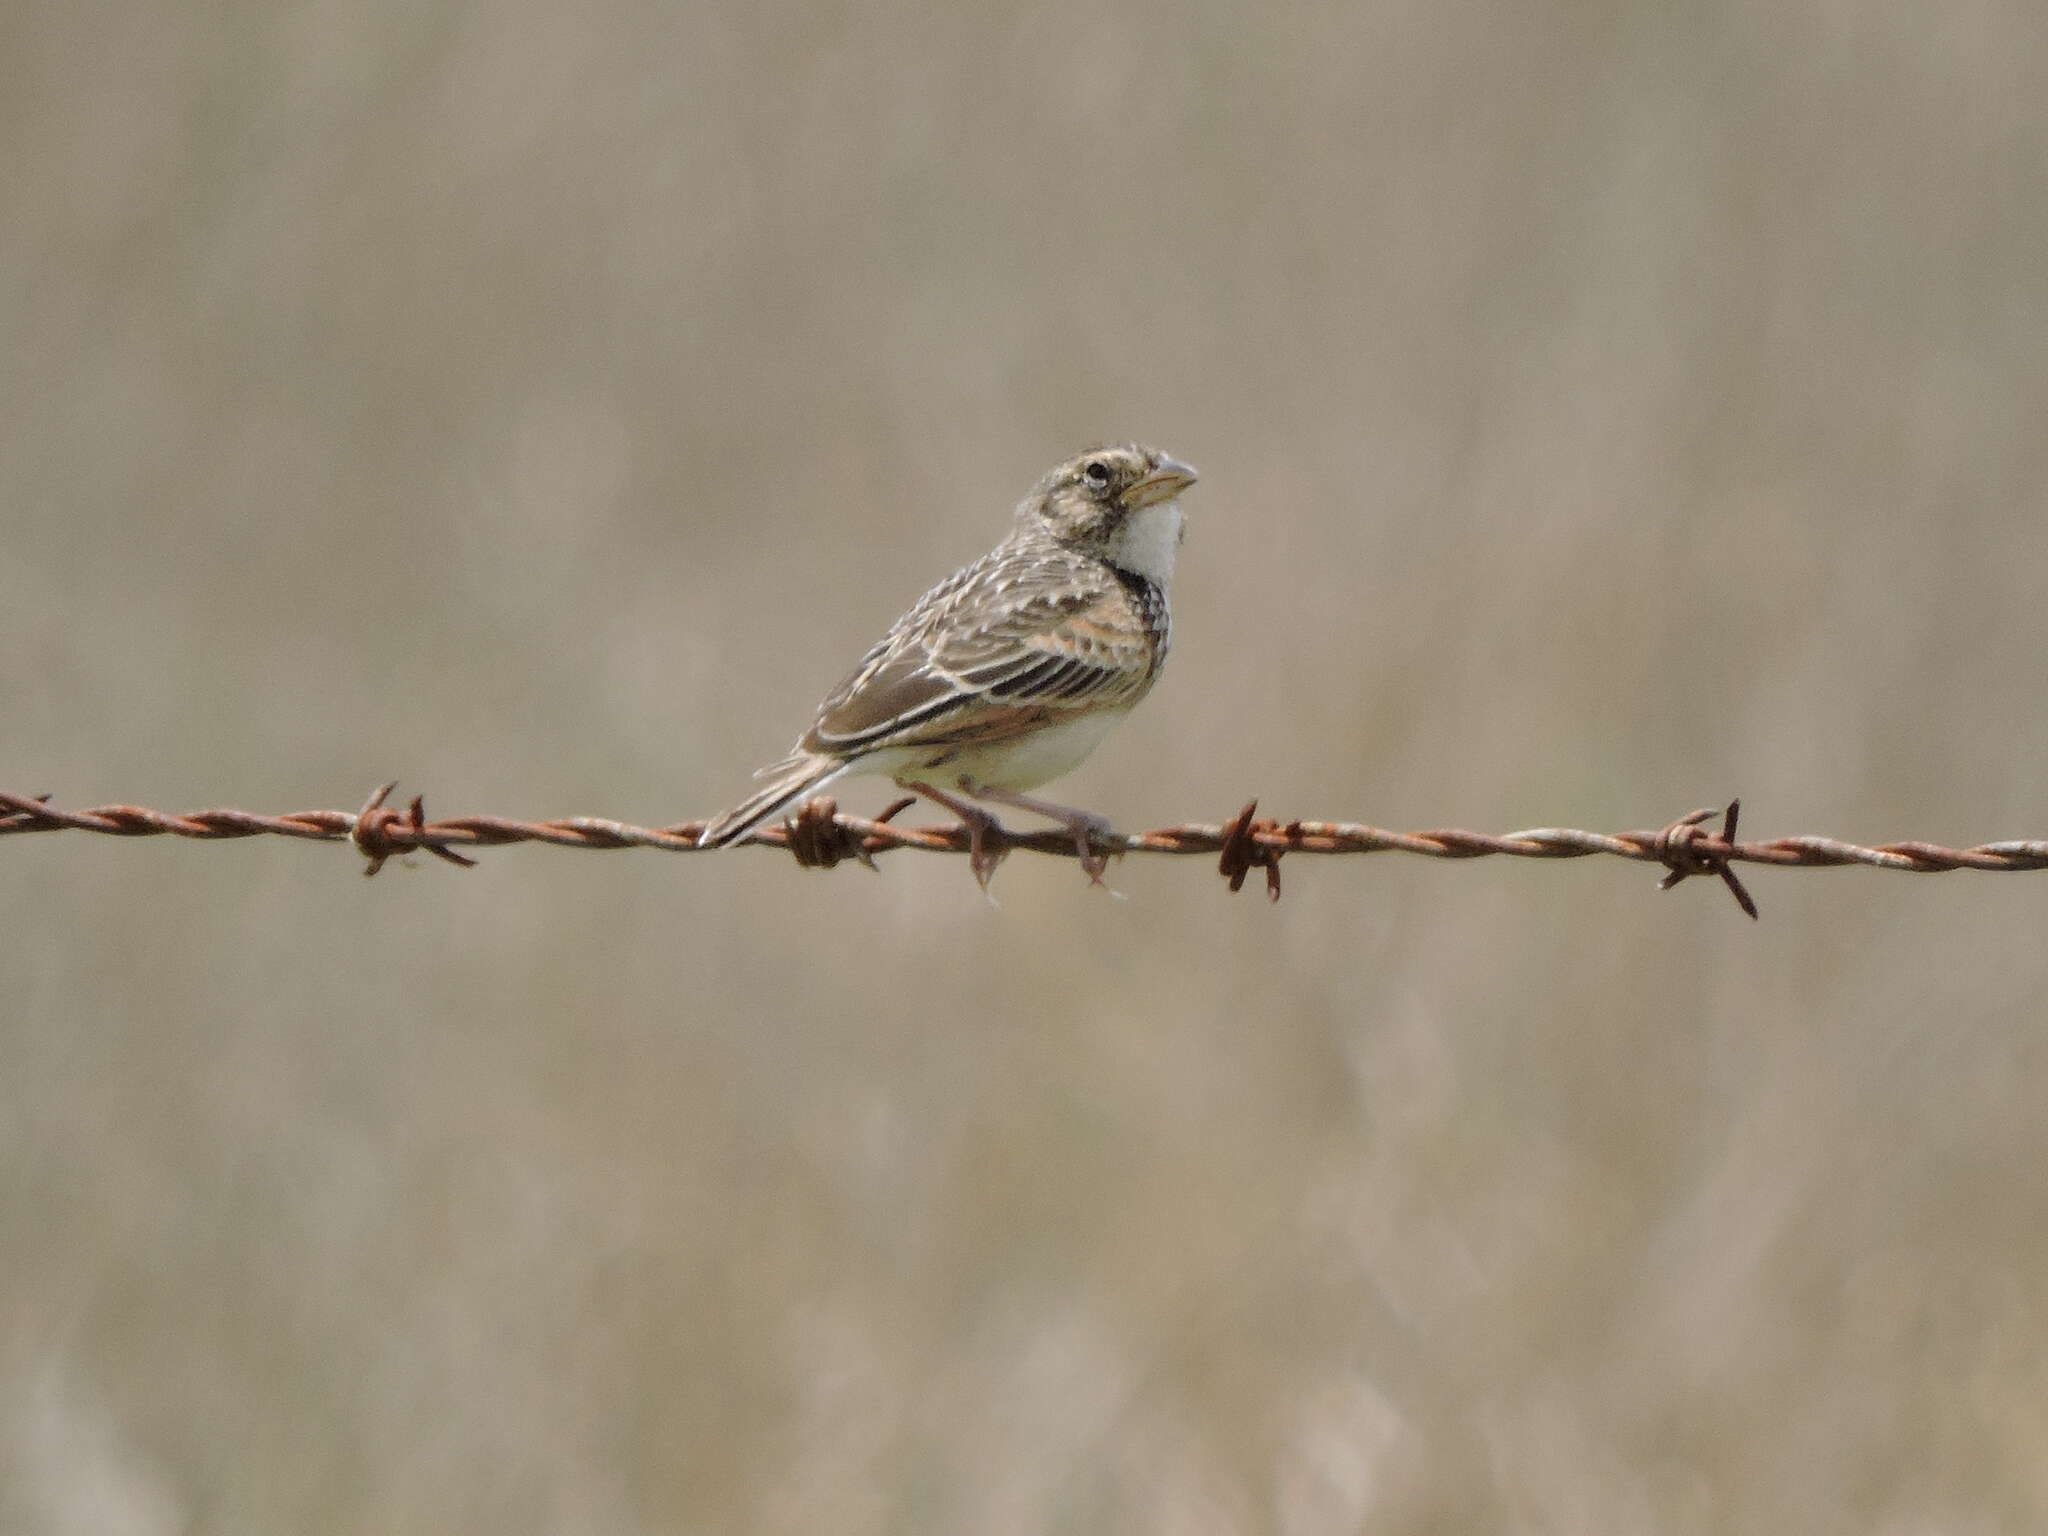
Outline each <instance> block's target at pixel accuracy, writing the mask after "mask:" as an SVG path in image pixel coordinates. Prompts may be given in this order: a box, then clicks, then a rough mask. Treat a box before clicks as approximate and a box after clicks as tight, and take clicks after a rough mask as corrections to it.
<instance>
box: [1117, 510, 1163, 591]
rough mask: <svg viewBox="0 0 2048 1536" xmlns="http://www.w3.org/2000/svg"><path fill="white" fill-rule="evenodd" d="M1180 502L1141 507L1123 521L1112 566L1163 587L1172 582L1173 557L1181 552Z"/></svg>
mask: <svg viewBox="0 0 2048 1536" xmlns="http://www.w3.org/2000/svg"><path fill="white" fill-rule="evenodd" d="M1180 531H1181V521H1180V502H1179V501H1178V500H1174V501H1159V502H1154V503H1153V504H1152V505H1151V506H1149V507H1140V508H1138V510H1137V511H1135V512H1133V513H1132V514H1131V515H1130V516H1129V517H1127V518H1125V519H1124V525H1123V528H1122V529H1121V530H1120V531H1119V532H1118V534H1117V540H1116V545H1115V547H1114V548H1113V549H1112V550H1111V551H1110V555H1109V560H1110V564H1112V565H1115V566H1119V567H1121V568H1122V569H1124V570H1126V571H1129V572H1130V573H1131V574H1132V575H1134V576H1142V577H1144V578H1145V579H1146V580H1147V581H1149V582H1152V583H1153V584H1154V585H1156V586H1160V587H1164V586H1165V585H1166V584H1167V583H1168V582H1169V581H1171V580H1172V579H1173V561H1174V557H1175V556H1176V555H1178V554H1179V553H1180Z"/></svg>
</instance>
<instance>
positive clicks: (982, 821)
mask: <svg viewBox="0 0 2048 1536" xmlns="http://www.w3.org/2000/svg"><path fill="white" fill-rule="evenodd" d="M896 782H897V783H899V784H901V785H902V786H903V787H904V788H905V789H909V790H915V791H916V792H917V793H918V794H920V795H923V796H924V797H925V798H926V799H927V800H931V801H934V802H936V803H937V804H939V805H943V806H944V807H945V808H946V809H947V810H949V811H951V812H952V813H953V814H954V815H955V816H958V817H959V818H960V820H961V822H962V824H963V825H965V826H966V828H967V867H968V868H969V869H971V870H973V871H974V879H975V883H976V884H978V885H979V886H980V887H981V890H982V894H983V895H988V883H989V881H990V880H991V879H993V878H994V877H995V872H996V866H997V865H998V864H1000V863H1002V862H1003V860H1004V859H1005V858H1007V857H1008V856H1009V852H1010V850H1009V849H1007V848H991V847H989V846H988V834H989V833H990V832H998V833H1000V832H1002V831H1003V830H1004V828H1003V824H1002V823H1001V822H1000V821H998V820H996V818H995V817H994V816H993V815H991V814H990V813H989V812H987V811H985V810H983V809H982V808H981V807H980V806H978V805H976V804H975V803H974V802H973V801H971V800H963V799H961V798H960V797H959V796H958V795H954V794H949V793H947V792H946V791H945V790H943V789H940V788H939V787H938V786H937V785H935V784H926V783H924V782H922V781H921V780H917V779H898V780H897V781H896ZM989 900H990V901H994V900H995V898H994V897H993V896H989Z"/></svg>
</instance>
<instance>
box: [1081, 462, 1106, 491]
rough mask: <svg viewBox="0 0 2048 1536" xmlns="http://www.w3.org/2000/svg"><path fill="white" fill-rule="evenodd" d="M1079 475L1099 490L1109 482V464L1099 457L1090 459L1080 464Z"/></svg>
mask: <svg viewBox="0 0 2048 1536" xmlns="http://www.w3.org/2000/svg"><path fill="white" fill-rule="evenodd" d="M1081 476H1082V478H1083V479H1085V480H1086V481H1087V482H1088V483H1089V484H1090V485H1092V486H1094V487H1095V488H1096V489H1097V490H1098V491H1099V490H1101V489H1102V488H1103V487H1104V486H1105V485H1107V484H1109V466H1108V465H1107V464H1105V463H1103V462H1102V460H1100V459H1090V460H1089V461H1088V462H1087V463H1086V464H1084V465H1082V466H1081Z"/></svg>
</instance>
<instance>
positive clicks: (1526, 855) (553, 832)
mask: <svg viewBox="0 0 2048 1536" xmlns="http://www.w3.org/2000/svg"><path fill="white" fill-rule="evenodd" d="M395 787H396V786H395V785H394V784H386V785H384V786H383V787H382V788H380V789H378V790H377V791H376V792H375V793H374V794H372V795H371V796H370V798H369V800H368V801H367V803H365V805H364V806H363V808H362V809H361V810H360V811H357V812H354V813H350V812H348V811H292V812H288V813H286V814H284V815H279V816H260V815H257V814H255V813H254V812H250V811H239V810H204V811H185V812H183V813H180V814H175V815H174V814H171V813H169V812H165V811H153V810H149V809H147V808H146V807H144V806H139V805H100V806H94V807H92V808H91V809H89V810H82V811H67V810H63V809H61V808H59V807H56V806H53V805H51V804H50V803H49V800H50V797H49V796H48V795H17V794H9V793H7V792H6V791H4V790H0V836H4V835H7V834H10V833H28V832H66V831H68V832H98V833H102V834H104V835H106V836H110V837H162V836H169V837H191V838H199V839H202V840H206V841H223V840H227V839H232V838H242V837H298V838H307V839H311V840H313V841H316V842H349V843H352V844H353V845H354V846H355V848H356V850H357V852H359V853H360V854H361V855H362V856H363V858H364V860H365V861H366V863H365V867H364V873H365V874H371V875H374V874H375V873H376V872H377V871H378V870H379V869H380V868H382V867H383V865H384V862H385V861H386V860H387V859H390V858H393V857H396V856H397V855H400V854H404V853H410V852H412V851H413V850H414V849H418V848H424V849H426V850H427V851H428V852H429V853H431V854H433V855H434V856H435V857H437V858H440V859H445V860H446V861H447V862H449V863H451V864H458V865H463V866H468V865H470V864H473V863H474V862H475V861H474V860H472V859H470V858H468V857H466V856H464V855H463V854H460V853H457V852H456V851H455V850H456V849H457V848H495V847H499V846H502V845H504V844H507V843H550V844H553V845H554V846H555V847H557V848H658V849H661V850H663V851H664V852H668V853H695V852H697V851H699V850H698V848H697V834H698V833H700V832H701V831H703V829H704V823H703V822H702V821H683V822H676V823H674V824H673V825H670V826H665V827H638V826H633V825H632V824H630V823H628V822H623V821H610V820H606V819H604V818H601V817H596V816H572V817H569V818H567V819H565V820H560V821H515V820H512V819H510V818H508V817H503V816H454V817H448V818H444V819H442V820H438V821H430V820H428V819H427V815H426V811H425V808H424V806H423V805H422V802H421V800H420V798H419V797H418V796H415V797H414V798H413V800H412V802H411V803H410V805H409V806H408V807H407V808H406V809H405V810H403V811H400V810H398V809H396V808H394V807H391V806H387V805H386V804H385V803H384V802H385V801H386V800H387V799H388V798H389V797H390V794H391V792H392V790H393V789H394V788H395ZM914 803H915V802H914V801H913V800H910V799H903V800H898V801H897V802H896V803H895V804H893V805H891V806H890V807H889V808H888V809H887V810H885V811H883V812H882V814H881V815H880V816H878V817H876V818H874V819H873V820H865V819H863V818H861V817H858V816H848V815H846V814H844V813H843V812H841V811H840V810H839V808H838V806H837V805H836V804H835V803H834V802H833V801H832V800H831V799H830V798H829V797H826V796H819V797H817V798H816V799H813V800H811V801H810V802H809V803H807V804H806V805H805V806H804V807H803V809H802V810H801V811H799V812H798V813H797V815H796V816H794V817H792V818H791V819H790V820H789V821H787V822H784V823H783V824H782V825H780V826H776V827H763V828H761V829H760V830H759V831H757V832H755V833H754V834H753V836H752V837H751V838H749V839H748V842H750V843H752V844H753V845H754V846H756V847H762V848H780V849H784V850H786V851H787V852H788V853H790V854H791V855H792V856H793V857H794V858H795V859H796V861H797V862H798V863H799V864H801V865H804V866H805V867H807V868H814V869H830V868H832V867H833V866H834V865H836V864H839V863H842V862H844V861H846V860H848V859H852V860H856V861H858V862H859V863H861V864H864V865H866V866H867V867H868V868H870V869H872V868H874V861H875V856H876V855H877V854H881V853H889V852H893V851H895V850H897V849H915V850H918V851H920V852H924V853H965V852H967V851H968V836H967V831H966V829H965V828H964V827H960V826H924V827H919V826H898V825H897V824H896V822H895V818H896V817H897V816H899V815H901V814H902V813H903V812H904V811H905V810H906V809H908V808H909V807H910V806H911V805H912V804H914ZM1739 809H1740V802H1739V801H1738V802H1731V803H1730V804H1729V806H1728V808H1727V810H1726V812H1725V813H1724V814H1723V819H1722V824H1721V829H1720V831H1719V832H1718V833H1714V832H1710V831H1708V829H1707V827H1706V825H1705V823H1706V822H1707V821H1708V820H1709V819H1711V818H1712V816H1713V815H1714V812H1713V811H1712V810H1711V809H1709V810H1700V811H1693V812H1691V813H1690V814H1688V815H1685V816H1681V817H1679V818H1677V819H1676V820H1675V821H1672V822H1670V823H1668V824H1666V825H1665V826H1664V827H1663V828H1661V829H1659V830H1657V831H1646V832H1614V833H1600V832H1583V831H1579V830H1577V829H1575V828H1570V827H1535V828H1531V829H1529V830H1527V831H1523V832H1507V833H1503V834H1501V835H1499V836H1489V835H1487V834H1485V833H1482V832H1464V831H1459V830H1457V829H1455V828H1438V829H1436V830H1433V831H1427V832H1389V831H1387V830H1385V829H1384V828H1381V827H1372V826H1366V825H1364V824H1362V823H1359V822H1348V821H1303V820H1294V821H1285V822H1283V821H1277V820H1275V819H1273V818H1271V817H1260V816H1258V814H1257V812H1258V802H1257V801H1256V800H1254V801H1252V802H1250V803H1249V804H1247V805H1246V806H1245V808H1244V809H1243V810H1241V811H1239V812H1238V813H1237V815H1236V816H1234V817H1232V818H1231V819H1230V820H1229V821H1228V822H1225V823H1222V824H1221V825H1214V826H1211V825H1206V824H1202V823H1188V824H1184V825H1180V826H1172V827H1155V828H1153V829H1152V830H1151V831H1149V832H1130V833H1116V832H1111V833H1106V834H1103V835H1102V836H1101V837H1100V838H1098V839H1097V842H1098V844H1099V845H1100V846H1104V847H1107V848H1109V849H1110V850H1111V851H1112V852H1115V853H1118V854H1178V855H1196V856H1200V855H1210V856H1213V857H1215V858H1216V859H1217V861H1218V868H1219V870H1220V871H1221V873H1222V875H1223V878H1224V879H1225V880H1227V881H1228V882H1229V883H1230V888H1231V890H1233V891H1235V890H1238V889H1240V888H1241V887H1242V886H1243V885H1244V882H1245V880H1246V878H1247V877H1248V876H1249V875H1250V873H1251V872H1252V871H1253V870H1254V869H1260V870H1264V871H1265V876H1266V894H1267V896H1268V897H1269V898H1270V899H1272V900H1274V901H1278V900H1279V899H1280V860H1281V858H1282V856H1283V855H1287V854H1349V853H1413V854H1419V855H1421V856H1422V857H1424V858H1431V859H1479V858H1488V857H1493V856H1503V857H1507V858H1518V859H1582V858H1586V857H1589V856H1591V855H1593V854H1605V855H1608V856H1610V857H1613V858H1620V859H1634V860H1637V861H1639V862H1641V863H1648V864H1662V865H1663V866H1664V867H1665V868H1666V870H1667V871H1669V872H1668V873H1667V874H1666V875H1665V877H1664V880H1663V883H1662V888H1663V889H1665V890H1669V889H1670V888H1671V887H1672V886H1674V885H1677V884H1678V883H1679V882H1680V881H1682V880H1685V879H1687V878H1689V877H1690V876H1693V875H1715V876H1718V877H1719V878H1720V880H1721V881H1722V883H1723V884H1725V885H1726V886H1727V888H1728V890H1729V892H1730V894H1731V895H1733V896H1734V898H1735V900H1736V903H1737V904H1738V905H1739V906H1740V907H1741V908H1742V910H1743V911H1744V912H1746V913H1748V914H1749V915H1750V916H1751V917H1755V916H1756V915H1757V911H1756V903H1755V901H1754V900H1752V899H1751V897H1750V894H1749V892H1748V891H1747V890H1746V889H1745V888H1744V886H1743V883H1742V881H1741V879H1740V878H1739V877H1738V876H1737V875H1736V873H1735V871H1734V870H1733V869H1732V868H1731V867H1730V866H1731V865H1735V864H1770V865H1775V866H1777V867H1779V868H1781V869H1829V868H1836V867H1839V866H1842V865H1846V864H1861V865H1864V866H1867V867H1868V868H1871V869H1890V870H1898V871H1901V872H1904V873H1909V874H1936V873H1940V872H1942V871H1946V870H1953V869H1975V870H1983V871H1987V872H1993V873H2009V872H2012V871H2016V870H2026V869H2048V839H2028V840H2011V841H2005V842H1996V843H1980V844H1978V845H1977V846H1976V847H1974V848H1945V847H1942V846H1941V845H1940V844H1938V843H1926V842H1905V843H1883V844H1879V845H1877V846H1876V847H1865V846H1863V845H1861V844H1858V843H1846V842H1841V841H1839V840H1837V839H1835V838H1831V837H1778V838H1771V839H1769V840H1768V841H1764V842H1752V843H1744V842H1738V841H1737V840H1736V835H1735V827H1736V816H1737V813H1738V811H1739ZM984 843H985V844H986V845H987V846H988V847H990V849H991V850H992V851H998V852H1004V853H1007V852H1010V851H1012V850H1022V851H1024V852H1027V853H1043V854H1051V855H1053V856H1055V857H1063V858H1075V857H1077V856H1078V850H1077V849H1076V847H1075V844H1074V838H1073V836H1072V834H1071V833H1069V832H1067V831H1066V830H1065V829H1064V828H1058V827H1049V828H1045V829H1042V830H1025V831H1017V830H1015V829H1012V828H1008V827H1002V828H991V829H989V830H988V831H987V832H986V833H985V834H984Z"/></svg>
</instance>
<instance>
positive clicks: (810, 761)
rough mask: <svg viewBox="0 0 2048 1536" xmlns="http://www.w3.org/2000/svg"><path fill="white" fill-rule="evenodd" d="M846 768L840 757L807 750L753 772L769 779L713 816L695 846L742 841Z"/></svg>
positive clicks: (795, 806) (715, 846)
mask: <svg viewBox="0 0 2048 1536" xmlns="http://www.w3.org/2000/svg"><path fill="white" fill-rule="evenodd" d="M846 769H847V763H846V761H845V759H843V758H838V757H819V756H815V755H813V754H811V753H809V752H804V753H799V754H798V755H797V756H795V757H791V758H785V759H784V760H783V761H781V762H779V763H771V764H769V765H768V766H767V767H766V768H763V769H762V770H761V771H760V772H759V773H758V774H756V775H755V777H756V778H765V779H767V780H768V782H767V783H766V784H764V785H762V786H761V787H760V788H759V789H757V790H755V791H754V793H752V794H751V795H749V796H747V798H746V799H744V800H742V801H741V802H740V803H739V804H738V805H736V806H734V807H733V808H732V809H731V810H729V811H727V812H725V813H724V814H723V815H722V816H715V817H713V818H712V819H711V821H710V823H709V824H708V825H706V827H705V828H704V830H703V831H702V832H700V833H699V834H698V835H697V846H698V847H699V848H725V847H729V846H730V845H732V844H733V843H737V842H739V841H741V840H742V839H743V838H745V837H746V836H747V835H748V834H749V833H751V832H753V831H755V830H757V829H758V828H760V827H763V826H765V825H767V824H768V823H769V822H771V821H775V820H777V819H779V818H781V817H784V816H787V815H788V814H789V813H790V812H791V811H794V810H795V809H796V808H797V807H798V806H800V805H802V804H803V803H804V801H806V800H808V799H810V798H811V796H813V795H815V794H816V793H817V792H818V791H819V790H821V789H823V788H824V787H825V786H826V785H827V784H829V783H831V782H832V781H833V780H834V779H836V778H838V777H839V775H840V774H842V773H844V772H846Z"/></svg>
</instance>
